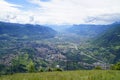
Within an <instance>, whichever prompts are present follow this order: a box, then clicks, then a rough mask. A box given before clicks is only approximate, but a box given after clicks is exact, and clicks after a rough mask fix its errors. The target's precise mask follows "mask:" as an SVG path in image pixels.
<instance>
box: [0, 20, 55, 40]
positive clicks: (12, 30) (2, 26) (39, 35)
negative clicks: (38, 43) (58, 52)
mask: <svg viewBox="0 0 120 80" xmlns="http://www.w3.org/2000/svg"><path fill="white" fill-rule="evenodd" d="M56 33H57V32H56V31H55V30H53V29H51V28H49V27H46V26H41V25H32V24H17V23H7V22H0V35H3V36H1V37H0V39H2V38H3V37H5V36H6V37H9V36H10V37H14V38H19V39H27V38H28V39H33V38H35V39H43V38H52V37H54V36H55V35H56Z"/></svg>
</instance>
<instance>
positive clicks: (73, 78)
mask: <svg viewBox="0 0 120 80" xmlns="http://www.w3.org/2000/svg"><path fill="white" fill-rule="evenodd" d="M0 80H120V71H114V70H78V71H63V72H40V73H15V74H12V75H2V76H0Z"/></svg>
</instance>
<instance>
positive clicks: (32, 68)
mask: <svg viewBox="0 0 120 80" xmlns="http://www.w3.org/2000/svg"><path fill="white" fill-rule="evenodd" d="M28 71H29V72H35V65H34V63H33V61H32V60H30V63H29V64H28Z"/></svg>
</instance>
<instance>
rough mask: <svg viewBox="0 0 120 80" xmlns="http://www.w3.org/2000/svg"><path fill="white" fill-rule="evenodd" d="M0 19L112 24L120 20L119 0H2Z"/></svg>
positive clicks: (58, 23) (9, 20) (28, 21)
mask: <svg viewBox="0 0 120 80" xmlns="http://www.w3.org/2000/svg"><path fill="white" fill-rule="evenodd" d="M0 21H5V22H12V23H23V24H27V23H29V24H57V25H63V24H111V23H114V22H117V21H119V22H120V0H0Z"/></svg>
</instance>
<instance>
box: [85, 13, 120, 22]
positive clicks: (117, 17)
mask: <svg viewBox="0 0 120 80" xmlns="http://www.w3.org/2000/svg"><path fill="white" fill-rule="evenodd" d="M85 22H86V23H88V24H96V23H97V24H111V23H114V22H120V13H116V14H104V15H98V16H93V17H92V16H90V17H88V18H86V20H85Z"/></svg>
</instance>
